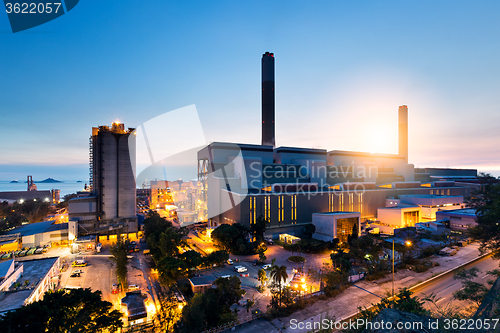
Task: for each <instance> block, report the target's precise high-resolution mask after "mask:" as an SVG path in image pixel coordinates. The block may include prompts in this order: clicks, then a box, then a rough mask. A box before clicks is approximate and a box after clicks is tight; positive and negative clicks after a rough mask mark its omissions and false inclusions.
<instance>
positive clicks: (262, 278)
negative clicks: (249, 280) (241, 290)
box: [257, 268, 269, 286]
mask: <svg viewBox="0 0 500 333" xmlns="http://www.w3.org/2000/svg"><path fill="white" fill-rule="evenodd" d="M257 280H258V281H259V282H260V284H261V285H263V286H264V285H265V284H266V282H267V281H268V280H269V279H268V277H267V274H266V271H265V270H263V269H262V268H261V269H259V271H258V272H257Z"/></svg>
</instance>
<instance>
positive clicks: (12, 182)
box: [10, 180, 19, 184]
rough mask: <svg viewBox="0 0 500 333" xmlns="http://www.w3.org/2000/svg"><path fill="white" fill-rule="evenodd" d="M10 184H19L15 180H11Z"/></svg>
mask: <svg viewBox="0 0 500 333" xmlns="http://www.w3.org/2000/svg"><path fill="white" fill-rule="evenodd" d="M10 183H11V184H19V182H18V181H17V180H13V181H11V182H10Z"/></svg>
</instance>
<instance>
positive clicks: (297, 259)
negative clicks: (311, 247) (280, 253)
mask: <svg viewBox="0 0 500 333" xmlns="http://www.w3.org/2000/svg"><path fill="white" fill-rule="evenodd" d="M288 260H289V261H291V262H299V263H303V262H305V261H306V258H304V257H302V256H291V257H288Z"/></svg>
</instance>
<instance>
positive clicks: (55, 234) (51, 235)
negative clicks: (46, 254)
mask: <svg viewBox="0 0 500 333" xmlns="http://www.w3.org/2000/svg"><path fill="white" fill-rule="evenodd" d="M62 241H68V229H63V230H56V231H51V232H44V233H40V234H35V235H30V236H23V247H37V246H44V245H49V244H52V243H56V242H57V243H60V242H62Z"/></svg>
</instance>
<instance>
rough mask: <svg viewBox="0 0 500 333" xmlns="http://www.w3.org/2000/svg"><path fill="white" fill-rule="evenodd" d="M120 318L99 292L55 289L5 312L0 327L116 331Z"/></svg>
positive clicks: (34, 331) (16, 332)
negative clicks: (24, 304) (36, 300)
mask: <svg viewBox="0 0 500 333" xmlns="http://www.w3.org/2000/svg"><path fill="white" fill-rule="evenodd" d="M121 316H122V314H121V313H120V312H119V311H118V310H113V305H112V304H111V303H110V302H107V301H103V300H102V299H101V292H100V291H99V290H97V291H92V290H91V289H90V288H87V289H71V290H58V291H55V292H47V293H45V295H44V297H43V300H41V301H38V302H34V303H31V304H28V305H26V306H24V307H21V308H19V309H17V310H14V311H11V312H8V313H7V314H6V315H5V316H3V317H0V326H1V327H2V329H3V330H2V332H7V333H10V332H12V333H24V332H26V333H28V332H29V333H38V332H53V333H65V332H68V333H69V332H71V333H87V332H90V333H97V332H102V331H108V332H117V331H118V330H119V329H120V328H121V327H122V326H123V323H122V321H121V319H120V317H121Z"/></svg>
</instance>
